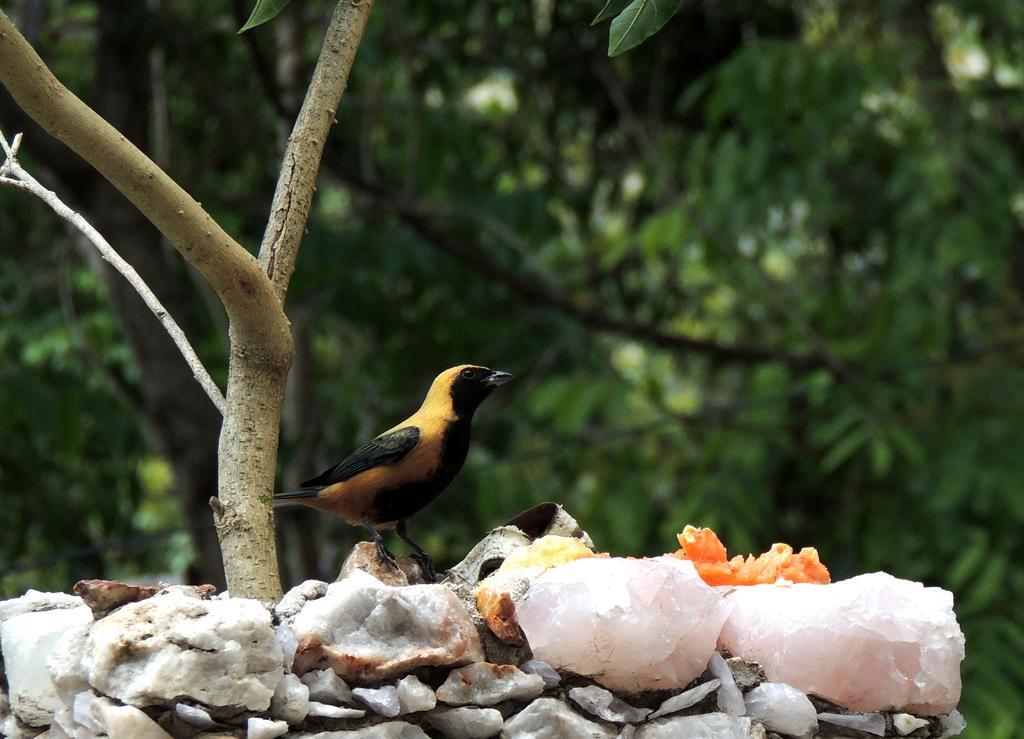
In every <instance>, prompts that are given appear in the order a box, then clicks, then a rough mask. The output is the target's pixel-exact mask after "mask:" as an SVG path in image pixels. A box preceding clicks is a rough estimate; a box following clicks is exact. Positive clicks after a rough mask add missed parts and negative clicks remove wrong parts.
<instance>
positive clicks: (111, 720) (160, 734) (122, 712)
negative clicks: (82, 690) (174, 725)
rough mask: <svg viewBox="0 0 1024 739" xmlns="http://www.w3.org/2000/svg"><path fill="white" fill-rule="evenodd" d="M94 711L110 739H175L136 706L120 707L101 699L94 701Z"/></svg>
mask: <svg viewBox="0 0 1024 739" xmlns="http://www.w3.org/2000/svg"><path fill="white" fill-rule="evenodd" d="M92 710H93V715H94V716H95V717H96V718H97V719H99V721H100V723H101V724H103V728H104V730H105V731H106V733H107V735H108V736H109V737H110V739H173V738H172V737H171V735H170V734H168V733H167V732H166V731H164V730H163V729H161V728H160V726H159V724H157V722H156V721H154V720H153V719H151V718H150V717H149V716H147V715H146V714H145V713H143V712H142V711H140V710H139V709H138V708H136V707H135V706H118V705H115V704H114V702H113V701H111V700H109V699H106V698H100V699H98V700H95V701H93V703H92Z"/></svg>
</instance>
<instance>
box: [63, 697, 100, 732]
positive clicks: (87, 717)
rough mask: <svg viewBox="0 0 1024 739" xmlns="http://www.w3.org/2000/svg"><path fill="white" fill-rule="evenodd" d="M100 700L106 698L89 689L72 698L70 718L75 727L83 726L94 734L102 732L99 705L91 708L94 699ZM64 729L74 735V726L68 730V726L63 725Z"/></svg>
mask: <svg viewBox="0 0 1024 739" xmlns="http://www.w3.org/2000/svg"><path fill="white" fill-rule="evenodd" d="M102 700H106V699H103V698H100V696H98V695H96V694H95V693H94V692H92V691H91V690H85V691H82V692H81V693H79V694H78V695H76V696H75V697H74V700H73V701H72V710H71V718H72V720H73V722H74V724H77V728H84V729H87V730H88V731H91V732H93V733H95V734H102V733H103V731H104V728H103V724H102V723H101V722H100V719H99V718H98V717H99V716H100V712H99V706H96V708H93V703H94V702H95V701H102ZM65 731H67V732H68V734H72V736H74V734H73V733H72V732H73V731H75V727H72V728H71V729H70V730H68V727H65Z"/></svg>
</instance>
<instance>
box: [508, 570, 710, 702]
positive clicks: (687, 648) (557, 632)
mask: <svg viewBox="0 0 1024 739" xmlns="http://www.w3.org/2000/svg"><path fill="white" fill-rule="evenodd" d="M516 615H517V616H518V619H519V624H520V626H521V627H522V629H523V632H524V633H525V634H526V638H527V640H528V641H529V643H530V647H531V648H532V649H533V653H534V655H535V656H536V657H537V659H541V660H544V661H545V662H548V663H549V664H551V665H553V666H554V667H556V668H560V669H565V670H571V671H572V672H575V673H578V674H580V675H587V676H589V677H592V678H593V679H595V680H596V681H598V682H599V683H601V684H602V685H604V686H605V687H607V688H611V689H613V690H622V691H626V692H636V691H640V690H656V689H678V688H683V687H685V686H686V685H687V684H688V683H689V682H691V681H692V680H693V679H694V678H695V677H697V676H698V675H700V674H701V673H702V672H704V668H705V667H706V666H707V663H708V657H710V655H711V652H712V651H713V650H714V648H715V641H716V640H717V638H718V634H719V631H720V630H721V628H722V624H723V623H724V621H725V619H726V616H727V615H728V606H727V605H726V603H725V601H724V600H723V598H722V596H721V595H720V594H719V593H718V592H716V590H715V589H714V588H712V587H710V586H709V585H706V584H705V583H704V581H703V580H701V579H700V577H698V576H697V572H696V570H694V568H693V564H692V563H691V562H686V561H682V560H678V559H673V558H671V557H658V558H656V559H622V558H609V559H597V558H595V559H580V560H576V561H574V562H569V563H568V564H564V565H560V566H558V567H553V568H551V569H549V570H547V571H545V572H544V573H543V574H541V575H539V576H538V577H537V578H536V579H535V580H534V581H533V582H532V583H531V585H530V589H529V590H528V591H527V592H526V595H525V596H524V597H523V599H522V601H521V602H520V603H518V604H517V605H516Z"/></svg>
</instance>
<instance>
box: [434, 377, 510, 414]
mask: <svg viewBox="0 0 1024 739" xmlns="http://www.w3.org/2000/svg"><path fill="white" fill-rule="evenodd" d="M511 379H512V375H510V374H509V373H508V372H499V371H498V370H492V369H489V368H487V367H480V366H478V365H475V364H463V365H460V366H458V367H452V368H451V369H449V370H445V371H444V372H442V373H441V374H439V375H438V376H437V379H435V380H434V384H433V385H431V387H430V393H429V395H428V396H427V397H428V399H429V398H430V397H431V396H434V397H435V398H437V396H439V395H442V394H444V395H445V396H447V397H446V398H445V399H446V400H447V399H450V400H449V402H450V403H451V406H452V410H453V411H454V412H455V415H456V416H457V417H459V418H466V417H470V416H472V415H473V411H475V410H476V409H477V406H479V405H480V404H481V403H482V402H483V400H484V398H486V397H487V396H488V395H490V394H491V391H492V390H494V388H496V387H497V386H498V385H504V384H505V383H506V382H508V381H509V380H511ZM437 399H438V400H440V398H437Z"/></svg>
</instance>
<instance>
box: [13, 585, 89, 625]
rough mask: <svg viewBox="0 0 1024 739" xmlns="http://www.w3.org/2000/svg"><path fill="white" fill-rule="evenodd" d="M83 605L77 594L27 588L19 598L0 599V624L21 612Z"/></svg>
mask: <svg viewBox="0 0 1024 739" xmlns="http://www.w3.org/2000/svg"><path fill="white" fill-rule="evenodd" d="M83 605H85V603H83V602H82V599H81V598H79V597H78V596H77V595H68V594H67V593H41V592H40V591H38V590H29V591H27V592H26V593H25V594H24V595H22V596H21V597H19V598H10V599H8V600H4V601H0V624H2V623H3V622H4V621H6V620H7V619H9V618H13V617H15V616H20V615H21V614H23V613H35V612H38V611H50V610H53V609H55V608H78V607H80V606H83Z"/></svg>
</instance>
